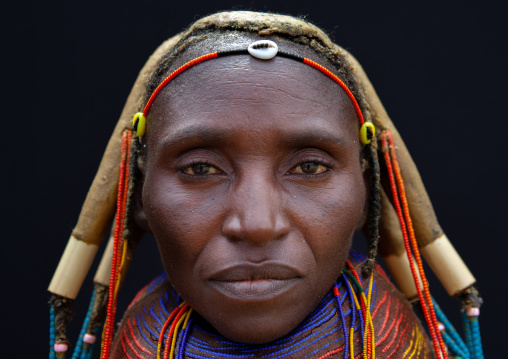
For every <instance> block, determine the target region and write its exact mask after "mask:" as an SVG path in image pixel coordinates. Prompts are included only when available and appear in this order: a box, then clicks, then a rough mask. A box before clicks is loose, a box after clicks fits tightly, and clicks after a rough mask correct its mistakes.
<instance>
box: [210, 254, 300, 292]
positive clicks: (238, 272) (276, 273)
mask: <svg viewBox="0 0 508 359" xmlns="http://www.w3.org/2000/svg"><path fill="white" fill-rule="evenodd" d="M302 278H303V274H302V273H301V272H300V271H299V270H297V269H295V268H293V267H290V266H287V265H282V264H273V263H268V264H259V265H257V264H250V263H249V264H240V265H235V266H231V267H228V268H225V269H222V270H220V271H217V272H215V273H214V274H212V275H211V276H210V278H209V279H208V283H209V284H210V285H211V286H212V287H214V288H215V289H216V290H217V291H218V292H220V293H221V294H223V295H225V296H226V297H230V298H232V299H236V300H240V301H263V300H268V299H271V298H273V297H275V296H278V295H280V294H282V293H284V292H286V291H288V290H290V289H291V288H292V287H293V286H294V285H296V284H297V283H298V282H299V281H301V280H302Z"/></svg>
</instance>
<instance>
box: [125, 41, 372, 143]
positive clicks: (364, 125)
mask: <svg viewBox="0 0 508 359" xmlns="http://www.w3.org/2000/svg"><path fill="white" fill-rule="evenodd" d="M247 54H250V55H251V56H253V57H255V58H258V59H261V60H270V59H273V58H274V57H275V56H276V55H278V56H281V57H286V58H288V59H293V60H296V61H299V62H303V63H304V64H307V65H309V66H312V67H313V68H315V69H317V70H319V71H321V72H322V73H323V74H325V75H326V76H328V77H329V78H331V79H332V80H333V81H335V82H336V83H337V84H338V85H339V86H340V87H341V88H342V89H343V90H344V91H345V92H346V94H347V96H348V97H349V99H350V100H351V102H352V103H353V106H354V107H355V111H356V115H357V116H358V120H359V121H360V125H361V127H360V140H361V141H362V143H363V144H365V145H366V144H369V143H370V141H371V139H372V138H373V137H374V135H375V127H374V124H373V123H372V122H369V121H365V120H364V118H363V114H362V111H361V109H360V106H359V105H358V101H356V98H355V97H354V95H353V93H352V92H351V90H350V89H349V88H348V87H347V86H346V84H344V82H342V80H341V79H339V78H338V77H337V75H335V74H333V73H332V72H331V71H330V70H328V69H327V68H325V67H323V66H322V65H320V64H318V63H317V62H314V61H312V60H310V59H308V58H306V57H303V56H300V55H296V54H292V53H289V52H285V51H281V50H279V47H278V46H277V44H276V43H275V42H273V41H270V40H259V41H255V42H253V43H252V44H250V45H249V47H248V48H247V49H236V50H225V51H215V52H212V53H209V54H206V55H202V56H199V57H197V58H195V59H193V60H191V61H189V62H187V63H185V64H184V65H182V66H180V67H179V68H177V69H176V70H175V71H173V72H172V73H171V74H170V75H169V76H168V77H166V78H165V79H164V81H162V82H161V84H160V85H159V86H157V88H156V89H155V91H154V92H153V93H152V95H151V96H150V99H149V100H148V102H147V104H146V105H145V108H144V109H143V112H138V113H136V115H134V119H133V120H132V127H133V130H134V132H135V133H136V135H137V136H138V137H142V136H143V135H144V134H145V129H146V117H147V116H148V112H149V111H150V108H151V107H152V104H153V102H154V101H155V99H156V98H157V95H158V94H159V92H161V91H162V89H164V88H165V87H166V85H167V84H168V83H169V82H170V81H171V80H173V79H174V78H175V77H177V76H178V75H180V74H181V73H182V72H184V71H185V70H187V69H189V68H191V67H193V66H194V65H197V64H199V63H200V62H203V61H206V60H210V59H214V58H218V57H224V56H230V55H247Z"/></svg>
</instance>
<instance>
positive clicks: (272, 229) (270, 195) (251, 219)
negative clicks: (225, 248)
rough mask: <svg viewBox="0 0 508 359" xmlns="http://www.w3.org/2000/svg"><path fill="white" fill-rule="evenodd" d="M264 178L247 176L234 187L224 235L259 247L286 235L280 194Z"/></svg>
mask: <svg viewBox="0 0 508 359" xmlns="http://www.w3.org/2000/svg"><path fill="white" fill-rule="evenodd" d="M266 177H269V176H266ZM266 177H265V178H264V177H263V176H261V175H257V176H251V177H250V178H249V179H246V180H243V181H241V183H240V184H239V185H238V186H236V189H235V191H234V193H232V196H231V201H232V203H231V206H230V213H229V215H228V216H227V218H226V220H225V222H224V226H223V234H224V236H226V237H227V238H229V239H232V240H241V241H246V242H249V243H251V244H254V245H261V244H264V243H266V242H269V241H271V240H275V239H280V238H283V237H284V236H286V235H287V234H288V233H289V231H290V223H289V220H288V218H287V216H286V215H285V213H284V212H285V211H284V206H283V203H282V198H281V194H280V191H278V190H277V188H276V187H277V185H276V184H274V183H273V181H272V180H269V179H266Z"/></svg>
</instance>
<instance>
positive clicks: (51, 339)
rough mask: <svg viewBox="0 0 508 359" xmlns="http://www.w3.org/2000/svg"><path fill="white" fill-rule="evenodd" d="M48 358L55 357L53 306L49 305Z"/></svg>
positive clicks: (53, 358)
mask: <svg viewBox="0 0 508 359" xmlns="http://www.w3.org/2000/svg"><path fill="white" fill-rule="evenodd" d="M49 359H56V354H55V308H53V306H52V305H50V306H49Z"/></svg>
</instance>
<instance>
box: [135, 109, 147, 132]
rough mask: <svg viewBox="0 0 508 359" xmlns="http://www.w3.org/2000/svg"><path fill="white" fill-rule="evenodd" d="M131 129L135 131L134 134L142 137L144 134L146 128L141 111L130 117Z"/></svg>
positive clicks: (144, 118)
mask: <svg viewBox="0 0 508 359" xmlns="http://www.w3.org/2000/svg"><path fill="white" fill-rule="evenodd" d="M132 129H133V130H134V132H136V136H138V137H142V136H143V135H144V134H145V129H146V117H145V116H143V113H141V112H138V113H137V114H135V115H134V118H133V119H132Z"/></svg>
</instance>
